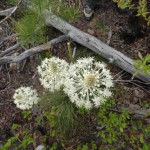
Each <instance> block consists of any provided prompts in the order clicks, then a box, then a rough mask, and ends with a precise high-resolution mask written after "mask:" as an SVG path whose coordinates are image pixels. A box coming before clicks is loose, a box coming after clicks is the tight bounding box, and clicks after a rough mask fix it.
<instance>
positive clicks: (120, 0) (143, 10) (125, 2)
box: [113, 0, 150, 25]
mask: <svg viewBox="0 0 150 150" xmlns="http://www.w3.org/2000/svg"><path fill="white" fill-rule="evenodd" d="M113 2H116V3H117V5H118V7H119V8H121V9H124V8H129V9H131V8H132V7H133V6H134V4H133V2H132V0H113ZM136 9H137V16H143V17H144V18H145V20H146V21H147V25H150V16H149V13H150V12H149V11H148V9H147V0H139V4H138V6H137V7H136Z"/></svg>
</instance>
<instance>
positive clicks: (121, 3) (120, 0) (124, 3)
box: [113, 0, 134, 9]
mask: <svg viewBox="0 0 150 150" xmlns="http://www.w3.org/2000/svg"><path fill="white" fill-rule="evenodd" d="M113 2H115V3H117V4H118V7H119V8H121V9H124V8H132V7H133V6H134V5H133V4H131V3H132V0H113Z"/></svg>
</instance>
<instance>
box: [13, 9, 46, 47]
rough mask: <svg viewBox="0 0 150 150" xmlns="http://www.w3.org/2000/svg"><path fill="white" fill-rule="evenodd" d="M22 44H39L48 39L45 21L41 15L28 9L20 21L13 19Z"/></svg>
mask: <svg viewBox="0 0 150 150" xmlns="http://www.w3.org/2000/svg"><path fill="white" fill-rule="evenodd" d="M13 22H14V25H15V31H16V33H17V34H18V41H19V43H20V44H21V45H25V46H28V45H32V46H33V45H38V44H41V43H43V42H45V41H46V40H47V38H46V36H45V35H44V34H45V33H44V25H45V22H44V20H43V18H42V17H41V16H38V15H37V14H34V13H32V11H27V12H26V15H25V16H23V17H22V18H21V19H19V20H18V21H13Z"/></svg>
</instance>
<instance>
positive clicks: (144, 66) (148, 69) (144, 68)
mask: <svg viewBox="0 0 150 150" xmlns="http://www.w3.org/2000/svg"><path fill="white" fill-rule="evenodd" d="M138 56H139V58H140V60H134V62H135V63H134V67H135V68H136V69H137V71H136V72H135V73H134V74H133V77H134V76H136V75H137V74H138V73H139V72H144V73H146V74H148V75H150V64H149V62H150V55H146V56H145V57H143V56H142V54H141V53H140V52H139V53H138Z"/></svg>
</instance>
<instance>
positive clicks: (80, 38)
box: [45, 12, 150, 82]
mask: <svg viewBox="0 0 150 150" xmlns="http://www.w3.org/2000/svg"><path fill="white" fill-rule="evenodd" d="M45 21H46V24H47V25H48V26H53V27H54V28H56V29H58V30H60V31H61V32H63V33H64V34H67V36H69V37H70V38H71V39H72V40H74V41H76V42H77V43H80V44H81V45H84V46H85V47H87V48H89V49H91V50H93V51H94V52H96V53H97V54H99V55H101V56H102V57H104V58H105V59H107V60H108V61H109V62H112V63H113V64H115V65H117V66H119V67H120V68H122V69H123V70H125V71H127V72H128V73H131V74H133V73H134V72H136V71H137V69H136V68H135V67H134V66H133V64H134V63H133V60H132V59H130V58H128V57H127V56H125V55H124V54H122V53H121V52H119V51H117V50H115V49H114V48H112V47H110V46H108V45H106V44H105V43H103V42H102V41H100V40H99V39H97V38H95V37H93V36H91V35H89V34H87V33H85V32H83V31H81V30H79V29H77V28H76V27H74V26H72V25H70V24H69V23H67V22H66V21H64V20H62V19H61V18H59V17H58V16H56V15H54V14H51V13H49V12H46V13H45ZM136 77H137V78H139V79H141V80H143V81H144V82H150V76H149V75H146V74H144V73H139V74H138V75H137V76H136Z"/></svg>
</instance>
